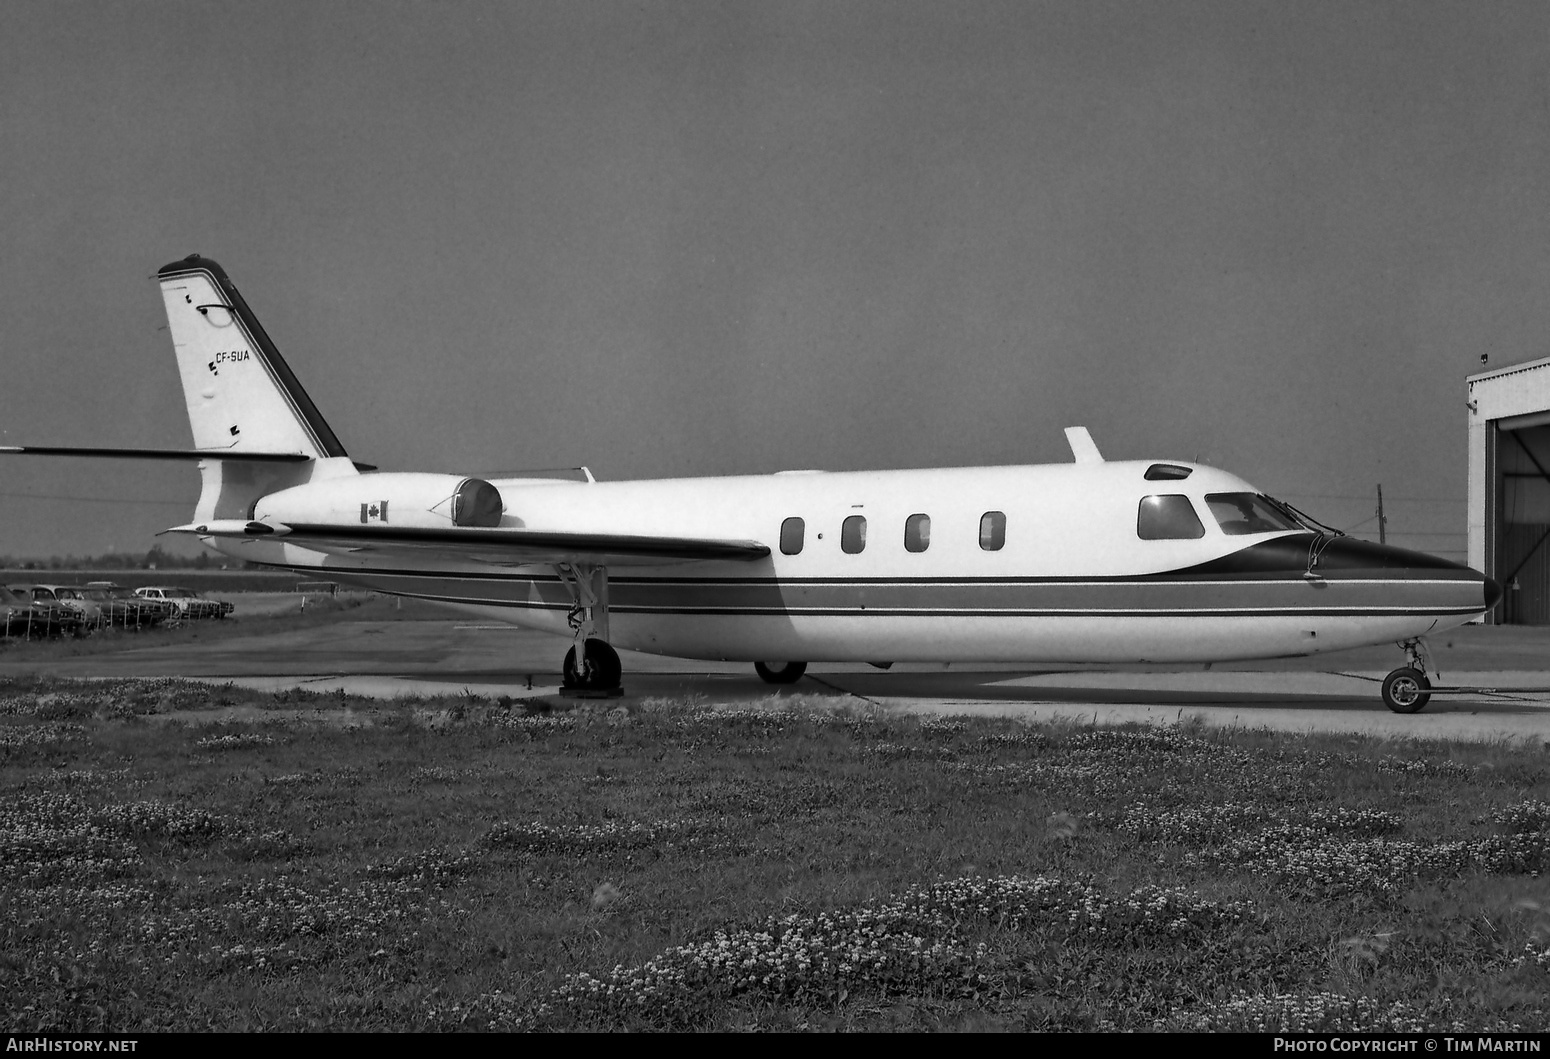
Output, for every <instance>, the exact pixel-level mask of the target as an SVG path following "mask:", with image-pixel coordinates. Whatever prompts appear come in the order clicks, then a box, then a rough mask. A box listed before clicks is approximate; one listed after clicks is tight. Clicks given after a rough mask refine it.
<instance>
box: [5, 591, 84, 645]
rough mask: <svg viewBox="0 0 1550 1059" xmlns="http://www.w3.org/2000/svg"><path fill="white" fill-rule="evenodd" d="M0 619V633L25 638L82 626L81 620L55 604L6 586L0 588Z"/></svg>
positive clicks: (74, 630) (73, 630)
mask: <svg viewBox="0 0 1550 1059" xmlns="http://www.w3.org/2000/svg"><path fill="white" fill-rule="evenodd" d="M0 619H3V621H4V625H3V633H0V635H5V636H19V637H23V638H26V639H39V638H42V637H46V636H58V635H59V634H60V633H64V632H76V631H78V630H79V629H80V628H81V619H80V618H79V617H77V616H76V615H75V614H74V613H72V612H71V611H68V610H66V609H65V608H64V607H61V606H60V605H59V604H58V603H47V602H43V601H41V600H35V599H33V598H32V597H31V596H30V595H26V596H24V595H21V594H20V593H17V592H13V591H11V590H10V589H9V588H0Z"/></svg>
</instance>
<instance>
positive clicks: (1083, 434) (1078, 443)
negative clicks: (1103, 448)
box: [1066, 427, 1103, 463]
mask: <svg viewBox="0 0 1550 1059" xmlns="http://www.w3.org/2000/svg"><path fill="white" fill-rule="evenodd" d="M1066 444H1067V445H1070V446H1071V457H1072V458H1073V459H1074V460H1076V462H1077V463H1102V462H1103V453H1101V452H1099V451H1098V446H1097V444H1096V443H1095V442H1094V441H1093V436H1092V435H1091V434H1089V433H1088V432H1087V428H1086V427H1066Z"/></svg>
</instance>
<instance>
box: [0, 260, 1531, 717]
mask: <svg viewBox="0 0 1550 1059" xmlns="http://www.w3.org/2000/svg"><path fill="white" fill-rule="evenodd" d="M157 277H158V280H159V282H160V284H161V291H162V298H163V300H164V301H165V303H166V308H167V321H168V323H169V325H170V328H171V333H172V341H173V346H174V348H175V350H176V353H177V360H178V370H179V372H180V374H181V376H182V380H183V393H184V397H185V399H186V401H187V403H188V417H189V422H190V424H191V426H192V427H193V436H194V447H193V448H191V449H186V450H181V449H180V450H164V449H101V448H73V447H72V448H66V447H59V446H23V447H11V448H7V449H4V450H0V451H7V452H12V453H20V454H37V455H56V456H118V457H131V458H145V459H173V460H193V461H197V462H198V464H199V470H200V473H201V474H202V476H203V490H202V492H201V493H200V497H199V503H198V507H197V509H196V511H195V515H194V519H193V521H192V522H189V523H188V524H186V525H182V526H177V527H174V528H173V529H172V530H171V531H169V532H176V533H186V534H193V535H194V536H197V537H198V538H199V539H200V540H201V541H203V542H204V543H205V544H207V545H209V546H210V547H212V548H215V549H216V550H218V551H220V552H223V553H225V554H227V555H230V556H232V557H234V558H237V559H242V560H246V561H248V562H253V563H261V564H264V565H266V566H272V567H280V568H284V569H288V570H295V571H298V572H304V573H306V574H307V575H309V576H314V577H318V576H323V577H327V578H328V579H330V580H335V581H339V582H343V583H346V584H353V585H358V586H362V587H365V588H369V589H373V590H376V591H379V592H388V593H393V594H397V595H402V596H412V597H416V598H419V599H426V600H432V601H434V602H437V603H443V604H446V605H448V606H450V607H455V608H457V609H458V610H461V611H464V612H467V613H470V614H474V615H478V616H480V617H482V618H486V619H496V620H499V621H502V622H509V623H512V624H516V625H522V626H528V627H531V628H535V629H543V630H547V631H550V632H556V633H560V634H567V633H569V634H571V635H573V636H574V639H575V645H574V646H573V647H572V648H571V650H570V652H569V654H567V655H566V657H565V661H564V680H565V685H566V686H567V687H568V688H572V689H575V690H576V691H578V692H580V693H598V694H606V693H609V692H613V691H615V690H616V689H618V688H619V685H620V663H619V656H618V654H617V653H616V651H615V649H614V646H615V645H617V646H620V647H626V648H629V649H631V650H636V651H647V652H651V653H654V654H662V655H675V656H679V657H686V658H704V659H722V660H742V661H749V662H753V663H754V668H755V669H756V670H757V671H758V673H759V675H760V676H761V677H762V678H763V679H764V680H766V681H769V682H770V683H774V684H782V683H791V682H794V681H796V680H798V679H799V678H800V677H801V676H802V673H803V671H804V670H805V668H806V665H807V663H809V662H841V661H863V662H873V663H874V664H886V663H892V662H906V661H932V662H1214V661H1228V660H1234V659H1249V658H1270V657H1282V656H1291V655H1307V654H1313V653H1315V652H1320V651H1337V650H1340V649H1342V648H1348V647H1354V646H1358V645H1361V644H1373V643H1382V642H1395V643H1397V644H1399V645H1400V646H1401V647H1402V648H1403V649H1404V650H1405V651H1406V653H1407V656H1408V658H1407V664H1406V665H1405V666H1403V667H1401V668H1399V669H1396V670H1395V671H1394V672H1393V673H1391V674H1389V677H1388V679H1387V680H1386V681H1385V682H1384V685H1383V697H1384V700H1385V702H1386V703H1387V704H1388V706H1389V707H1390V708H1391V709H1394V710H1397V711H1400V712H1406V713H1408V712H1414V711H1416V710H1419V709H1421V707H1423V706H1424V705H1425V704H1426V701H1427V699H1428V697H1429V690H1430V687H1431V685H1430V683H1429V679H1428V676H1427V669H1428V664H1427V659H1426V651H1425V648H1424V644H1423V642H1422V640H1421V637H1422V636H1424V635H1426V634H1428V633H1433V632H1438V631H1441V630H1443V629H1448V628H1451V627H1453V626H1456V625H1461V624H1463V623H1464V622H1467V621H1469V620H1470V619H1471V618H1475V617H1477V616H1479V615H1480V614H1481V613H1483V612H1484V611H1486V610H1488V609H1489V608H1491V607H1492V606H1494V605H1495V604H1496V601H1497V600H1498V599H1499V598H1500V594H1501V591H1500V588H1499V586H1498V585H1497V584H1496V582H1494V581H1493V580H1491V579H1490V578H1488V577H1485V576H1483V575H1482V574H1480V573H1478V572H1476V571H1474V570H1471V569H1469V568H1468V567H1465V566H1461V565H1459V564H1457V563H1452V562H1448V561H1445V560H1443V559H1438V558H1435V557H1433V556H1430V555H1423V554H1420V553H1418V552H1412V551H1405V550H1402V549H1399V548H1391V547H1386V546H1382V545H1378V544H1373V543H1370V542H1366V541H1358V540H1353V539H1351V538H1349V537H1345V536H1342V535H1339V534H1338V533H1336V532H1335V531H1332V530H1329V529H1328V528H1326V527H1324V526H1322V525H1321V524H1319V523H1317V522H1315V521H1314V520H1312V519H1310V518H1308V517H1307V516H1305V515H1303V514H1301V513H1300V512H1298V511H1296V510H1295V509H1293V508H1291V507H1290V506H1289V505H1287V504H1284V503H1280V502H1278V501H1276V500H1273V499H1271V498H1270V497H1268V496H1265V495H1264V494H1262V493H1261V492H1260V491H1259V490H1258V489H1256V488H1255V487H1254V486H1252V485H1250V484H1249V483H1248V482H1245V481H1243V480H1242V479H1240V478H1237V477H1235V476H1233V475H1231V474H1228V473H1226V472H1224V471H1219V470H1216V469H1214V468H1211V467H1204V466H1200V465H1198V464H1194V463H1188V462H1184V461H1175V460H1167V461H1157V460H1127V461H1109V460H1104V459H1103V457H1102V456H1101V455H1100V454H1099V452H1098V448H1097V446H1096V445H1094V443H1093V441H1092V439H1091V438H1090V437H1089V435H1088V433H1087V431H1086V430H1085V429H1083V428H1081V427H1072V428H1070V429H1068V430H1067V431H1066V434H1067V437H1068V439H1069V441H1070V444H1071V448H1072V452H1073V455H1074V457H1075V460H1074V462H1072V463H1068V464H1050V465H1039V466H1022V467H967V468H944V469H931V470H906V471H859V472H833V473H829V472H816V471H790V472H782V473H778V474H773V475H750V476H741V477H730V478H681V479H666V480H660V481H636V482H599V481H595V480H593V478H592V476H591V475H590V474H587V475H586V480H585V481H565V480H556V479H553V478H542V477H532V478H528V477H517V478H498V479H494V480H488V481H487V480H483V479H479V478H472V477H467V476H463V475H456V474H425V473H407V472H386V471H378V470H377V469H375V468H373V467H370V466H368V465H364V464H359V463H355V462H354V461H352V460H351V459H350V457H349V456H348V455H347V454H346V453H345V449H344V446H342V445H341V444H340V443H339V439H338V437H337V436H335V434H334V432H333V431H332V430H331V429H329V426H328V424H327V423H326V422H324V420H323V417H322V416H321V415H320V414H319V413H318V410H317V408H316V407H315V406H314V405H313V403H312V401H311V399H310V398H308V396H307V393H306V391H305V390H303V389H302V386H301V384H300V383H299V382H298V381H297V379H296V376H295V375H293V374H292V372H291V369H290V367H289V366H288V365H287V364H286V362H285V360H284V359H283V358H282V357H281V356H280V352H279V350H277V349H276V348H275V346H274V343H273V342H271V341H270V339H269V336H268V335H267V334H265V332H264V329H263V328H262V327H261V326H260V325H259V322H258V319H257V318H256V317H255V316H254V315H253V312H252V310H251V309H249V308H248V304H247V302H246V301H245V300H244V299H243V297H242V295H241V294H239V293H238V292H237V288H236V287H235V286H234V285H233V284H232V282H231V280H230V279H229V278H227V275H226V273H225V271H224V270H222V268H221V267H220V266H219V265H217V264H216V263H215V262H214V261H210V260H208V259H207V258H202V257H199V256H198V255H194V256H191V257H188V258H186V259H184V260H182V261H178V262H174V263H173V264H170V265H167V266H166V267H165V268H163V269H161V270H160V272H158V274H157Z"/></svg>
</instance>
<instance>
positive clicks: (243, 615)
mask: <svg viewBox="0 0 1550 1059" xmlns="http://www.w3.org/2000/svg"><path fill="white" fill-rule="evenodd" d="M244 604H246V605H245V606H244ZM238 606H239V609H238V612H237V615H236V616H235V620H234V621H233V622H231V623H223V626H224V627H223V628H221V629H220V630H218V632H219V634H218V635H216V634H213V632H212V633H206V634H204V635H203V636H202V637H197V638H190V637H189V636H182V637H178V638H176V642H165V639H166V638H161V639H159V638H158V637H157V636H156V635H155V634H142V635H140V636H133V635H126V636H122V637H120V638H119V639H118V641H117V642H115V643H114V644H112V645H111V646H109V645H104V646H101V647H97V646H94V647H93V649H91V650H88V651H82V652H80V653H69V652H66V651H60V652H58V653H44V654H37V653H33V654H31V655H29V656H28V657H21V655H20V654H15V653H7V654H0V674H4V673H17V672H44V673H49V674H53V675H56V676H61V677H74V678H96V677H160V676H176V677H188V678H194V679H200V680H208V681H210V682H211V683H215V684H220V683H227V682H230V683H234V684H238V685H241V686H245V687H256V688H265V689H274V690H277V691H278V690H282V689H288V688H302V689H306V690H310V691H315V692H331V691H344V692H347V693H350V694H355V695H362V696H367V697H372V698H383V699H386V698H403V697H424V698H429V697H434V696H441V695H475V696H480V697H490V698H499V697H501V696H509V697H512V698H535V697H544V696H550V695H557V694H558V692H559V663H560V660H561V658H562V657H563V656H564V653H565V650H566V648H567V646H568V644H567V642H566V641H565V640H563V639H560V638H558V637H554V636H550V635H547V634H543V633H533V632H528V631H524V630H517V629H509V628H504V627H495V628H491V627H488V626H477V625H473V624H471V623H469V622H468V621H466V620H463V619H458V618H456V617H448V616H445V614H444V613H443V612H439V611H436V610H433V609H431V608H428V607H421V606H417V605H409V606H406V607H404V608H403V609H399V608H397V607H396V606H394V605H393V604H391V603H385V602H380V601H379V602H378V604H376V605H374V606H368V607H361V608H359V609H358V610H354V611H350V610H345V611H340V612H339V613H337V614H335V615H330V616H329V617H328V618H327V620H326V621H322V622H318V621H317V620H316V615H315V614H314V616H313V621H312V622H311V623H305V624H304V623H297V624H295V626H294V627H291V626H290V625H288V624H287V623H286V621H285V620H284V619H283V614H282V615H280V616H279V618H278V619H277V618H276V617H272V616H270V615H271V614H274V613H275V612H283V611H285V610H287V609H290V608H294V607H295V606H296V602H295V600H294V598H293V597H292V598H281V599H279V600H274V599H267V600H258V599H253V600H247V601H242V602H239V604H238ZM244 622H246V623H247V627H246V628H244V627H243V626H244ZM1432 648H1433V651H1434V654H1435V656H1436V661H1437V664H1438V668H1439V669H1440V670H1441V671H1442V674H1443V676H1444V678H1445V679H1446V681H1447V682H1448V683H1450V684H1466V685H1471V686H1487V687H1494V688H1499V689H1503V690H1501V691H1498V692H1495V693H1490V694H1471V695H1460V696H1442V695H1438V696H1435V697H1434V698H1433V699H1432V701H1431V702H1430V704H1428V705H1427V707H1426V709H1425V710H1424V711H1423V712H1421V713H1419V714H1412V715H1399V714H1394V713H1391V712H1389V711H1388V710H1387V709H1385V708H1384V706H1383V703H1382V701H1381V699H1380V698H1379V694H1378V691H1379V683H1380V682H1381V681H1382V679H1383V676H1384V674H1385V673H1387V672H1388V671H1389V670H1390V669H1393V668H1394V667H1396V666H1397V665H1399V664H1400V662H1401V660H1402V655H1401V654H1400V652H1399V651H1398V649H1397V648H1395V647H1393V646H1392V645H1385V646H1380V647H1369V648H1361V649H1358V650H1354V651H1345V652H1339V653H1331V654H1327V655H1316V656H1312V657H1309V658H1301V659H1285V660H1278V661H1270V662H1254V663H1234V664H1225V665H1217V666H1214V667H1211V668H1209V669H1207V668H1205V667H1202V666H1198V665H1197V666H1166V667H1124V668H1115V667H1092V666H1081V667H1072V666H1054V665H1037V666H1006V665H1000V666H985V665H971V664H964V665H951V666H943V665H940V664H936V665H927V664H901V665H898V666H895V667H893V668H892V669H890V670H887V671H882V670H879V669H874V668H871V667H868V666H863V665H842V664H833V665H829V664H814V665H812V666H811V667H809V670H808V675H807V676H805V677H804V678H803V679H802V680H801V681H800V682H798V683H797V684H794V685H791V686H789V687H783V688H774V687H771V686H770V685H767V684H765V683H763V682H762V681H761V680H759V678H758V677H757V676H756V675H755V674H754V672H753V668H752V666H751V665H749V664H747V663H741V662H738V663H726V662H701V661H688V660H684V659H675V658H662V657H657V656H653V655H644V654H637V653H635V652H628V651H626V652H621V659H622V661H623V664H624V672H625V680H624V685H625V695H624V697H623V699H622V700H616V701H622V702H624V703H626V704H628V703H631V702H639V701H642V700H646V699H662V698H690V699H694V700H696V701H701V702H706V703H727V704H736V703H755V702H761V701H763V702H768V701H772V700H773V699H776V698H779V697H790V696H805V697H811V698H815V699H821V700H831V701H834V702H836V703H842V702H856V703H861V702H865V703H871V704H874V705H877V706H880V707H884V708H888V709H897V710H901V711H907V712H913V713H931V714H962V715H1008V716H1018V717H1024V718H1028V719H1057V718H1060V719H1067V720H1073V721H1078V722H1082V723H1089V724H1100V725H1104V724H1122V723H1129V722H1143V723H1177V722H1180V721H1184V720H1186V719H1192V720H1196V721H1198V722H1199V723H1205V724H1208V725H1224V726H1234V727H1242V728H1268V729H1272V730H1278V731H1317V732H1351V733H1365V734H1372V735H1381V736H1391V737H1418V738H1438V739H1447V738H1465V739H1487V740H1489V739H1505V740H1515V741H1519V740H1540V741H1544V742H1546V744H1547V745H1550V691H1524V692H1516V691H1511V690H1508V689H1511V688H1533V687H1539V688H1546V687H1550V629H1539V628H1526V627H1501V626H1495V627H1486V626H1475V627H1466V628H1463V629H1458V630H1454V631H1452V632H1450V633H1447V634H1445V635H1444V636H1442V637H1438V638H1435V639H1434V640H1433V641H1432ZM604 701H608V700H604Z"/></svg>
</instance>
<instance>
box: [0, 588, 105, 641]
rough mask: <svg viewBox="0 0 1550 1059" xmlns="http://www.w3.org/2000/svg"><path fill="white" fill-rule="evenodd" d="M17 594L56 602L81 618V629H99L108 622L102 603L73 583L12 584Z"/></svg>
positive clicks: (37, 599) (37, 600) (35, 599)
mask: <svg viewBox="0 0 1550 1059" xmlns="http://www.w3.org/2000/svg"><path fill="white" fill-rule="evenodd" d="M11 588H12V590H13V591H14V592H16V594H17V595H21V596H28V595H30V596H31V597H32V598H33V600H34V601H36V602H40V603H58V604H59V605H60V606H61V607H64V608H65V609H66V610H69V611H72V612H74V613H75V615H76V616H77V617H78V618H80V619H81V628H82V629H83V630H90V629H100V628H101V627H102V626H104V625H106V624H107V623H108V616H107V613H106V612H105V611H104V610H103V609H102V605H101V604H100V603H98V602H97V601H96V600H94V599H91V598H89V597H88V596H87V595H86V589H84V588H77V587H76V586H75V585H12V586H11Z"/></svg>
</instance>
